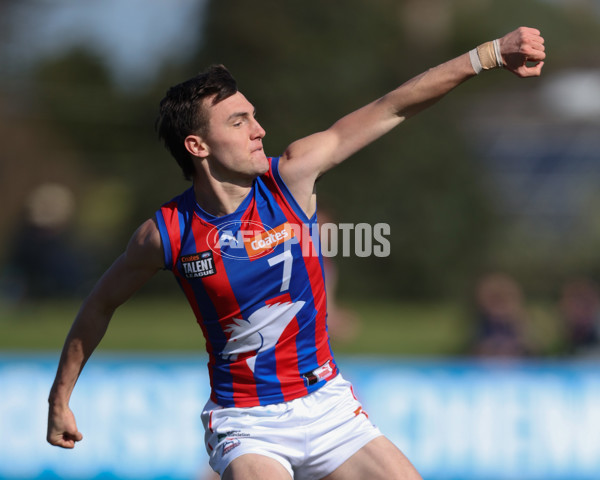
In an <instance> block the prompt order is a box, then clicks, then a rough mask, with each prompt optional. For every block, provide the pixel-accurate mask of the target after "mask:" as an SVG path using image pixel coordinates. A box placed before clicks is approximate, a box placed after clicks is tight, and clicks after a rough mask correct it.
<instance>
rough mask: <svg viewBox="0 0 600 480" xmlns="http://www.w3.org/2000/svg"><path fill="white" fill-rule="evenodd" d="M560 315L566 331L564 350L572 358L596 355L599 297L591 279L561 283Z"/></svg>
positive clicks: (599, 349) (599, 331) (599, 338)
mask: <svg viewBox="0 0 600 480" xmlns="http://www.w3.org/2000/svg"><path fill="white" fill-rule="evenodd" d="M559 306H560V312H561V316H562V319H563V322H564V327H565V331H566V342H567V351H568V352H569V353H570V354H573V355H600V295H599V293H598V286H597V285H596V284H595V283H594V282H592V281H591V280H588V279H585V278H580V279H573V280H570V281H568V282H567V283H565V285H564V286H563V289H562V293H561V298H560V303H559Z"/></svg>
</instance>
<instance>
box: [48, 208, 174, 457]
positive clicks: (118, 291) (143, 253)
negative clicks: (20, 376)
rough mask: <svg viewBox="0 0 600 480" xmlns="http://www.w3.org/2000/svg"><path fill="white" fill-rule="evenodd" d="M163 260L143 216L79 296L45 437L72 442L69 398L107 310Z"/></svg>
mask: <svg viewBox="0 0 600 480" xmlns="http://www.w3.org/2000/svg"><path fill="white" fill-rule="evenodd" d="M163 265H164V259H163V252H162V246H161V240H160V234H159V231H158V227H157V226H156V223H155V222H154V220H151V219H150V220H147V221H146V222H144V223H143V224H142V225H141V226H140V227H139V228H138V229H137V230H136V232H135V233H134V234H133V236H132V237H131V240H130V241H129V244H128V245H127V249H126V251H125V252H124V253H123V254H122V255H121V256H120V257H119V258H117V260H116V261H115V262H114V263H113V264H112V266H111V267H110V268H109V269H108V270H107V271H106V272H105V273H104V275H102V277H101V278H100V280H99V281H98V283H96V285H95V287H94V288H93V290H92V292H91V293H90V295H89V296H88V297H87V298H86V299H85V301H84V302H83V304H82V306H81V309H80V310H79V313H78V314H77V316H76V317H75V320H74V322H73V325H72V326H71V329H70V331H69V333H68V335H67V338H66V340H65V344H64V347H63V350H62V353H61V356H60V361H59V365H58V369H57V372H56V378H55V379H54V384H53V385H52V388H51V390H50V396H49V398H48V402H49V411H48V433H47V438H46V439H47V440H48V442H49V443H51V444H52V445H56V446H58V447H63V448H73V447H74V446H75V442H78V441H79V440H81V439H82V438H83V437H82V435H81V433H80V432H79V431H78V430H77V426H76V423H75V418H74V416H73V413H72V412H71V409H70V407H69V399H70V398H71V393H72V392H73V388H74V387H75V383H76V382H77V379H78V378H79V374H80V373H81V370H82V369H83V367H84V365H85V364H86V362H87V361H88V359H89V358H90V356H91V355H92V352H93V351H94V350H95V349H96V347H97V346H98V344H99V343H100V341H101V340H102V338H103V337H104V334H105V332H106V329H107V328H108V324H109V323H110V320H111V318H112V315H113V313H114V312H115V310H116V309H117V307H119V306H120V305H121V304H123V303H124V302H125V301H126V300H128V299H129V298H130V297H131V296H132V295H133V294H134V293H135V292H136V291H137V290H139V288H140V287H142V285H144V284H145V283H146V282H147V281H148V280H149V279H150V278H151V277H152V276H153V275H154V274H155V273H156V272H157V271H158V270H159V269H161V268H162V267H163Z"/></svg>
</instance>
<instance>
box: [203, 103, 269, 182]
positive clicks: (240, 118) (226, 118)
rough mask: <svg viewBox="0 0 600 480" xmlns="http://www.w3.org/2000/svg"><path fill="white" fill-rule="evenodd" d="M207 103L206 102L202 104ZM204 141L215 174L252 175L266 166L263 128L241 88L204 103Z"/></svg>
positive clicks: (225, 175)
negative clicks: (206, 116)
mask: <svg viewBox="0 0 600 480" xmlns="http://www.w3.org/2000/svg"><path fill="white" fill-rule="evenodd" d="M205 105H206V104H205ZM207 111H208V119H209V120H208V129H207V133H206V135H205V141H206V144H207V145H208V148H209V157H208V158H209V161H210V162H212V164H211V168H212V169H213V172H214V173H215V174H219V175H220V176H221V177H222V178H223V179H227V178H228V177H231V176H232V175H233V176H242V177H244V178H247V179H254V178H256V176H258V175H262V174H263V173H265V172H266V171H267V170H268V169H269V162H268V160H267V157H266V155H265V152H264V150H263V144H262V139H263V137H264V136H265V131H264V130H263V128H262V127H261V126H260V124H259V123H258V122H257V121H256V118H255V117H254V115H255V110H254V106H253V105H252V104H251V103H250V102H249V101H248V100H247V99H246V97H244V95H242V94H241V93H240V92H237V93H235V94H234V95H232V96H230V97H228V98H226V99H225V100H222V101H221V102H219V103H217V104H216V105H210V102H209V103H208V104H207Z"/></svg>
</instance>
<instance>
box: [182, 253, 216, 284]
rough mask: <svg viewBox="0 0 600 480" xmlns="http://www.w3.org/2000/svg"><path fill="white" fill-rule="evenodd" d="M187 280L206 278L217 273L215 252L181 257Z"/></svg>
mask: <svg viewBox="0 0 600 480" xmlns="http://www.w3.org/2000/svg"><path fill="white" fill-rule="evenodd" d="M181 265H182V267H183V273H184V275H185V278H204V277H209V276H210V275H214V274H215V273H217V269H216V267H215V261H214V258H213V252H211V251H210V250H207V251H206V252H199V253H193V254H191V255H184V256H183V257H181Z"/></svg>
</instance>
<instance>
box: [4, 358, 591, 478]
mask: <svg viewBox="0 0 600 480" xmlns="http://www.w3.org/2000/svg"><path fill="white" fill-rule="evenodd" d="M57 360H58V357H57V355H51V356H35V355H30V356H29V355H8V354H6V355H0V435H1V436H2V438H3V441H2V442H0V479H14V478H19V479H51V478H52V479H55V478H62V479H78V480H82V479H87V478H95V479H102V478H107V479H108V478H110V479H159V478H160V479H196V480H201V479H203V478H205V475H206V474H207V472H208V470H207V466H206V464H207V455H206V452H205V449H204V442H203V428H202V424H201V421H200V412H201V410H202V407H203V406H204V403H205V401H206V399H207V398H208V394H209V389H208V376H207V373H206V357H204V356H185V357H178V356H174V355H170V356H164V355H155V354H148V355H135V356H129V355H123V356H105V355H100V354H98V355H95V356H94V357H93V358H92V359H91V360H90V362H89V363H88V365H87V366H86V368H85V369H84V371H83V373H82V375H81V378H80V380H79V382H78V384H77V386H76V388H75V392H74V394H73V397H72V400H71V407H72V409H73V411H74V412H75V415H76V418H77V422H78V427H79V429H80V431H81V432H82V433H83V435H84V440H83V441H82V442H80V443H79V444H77V446H76V448H75V449H74V450H62V449H59V448H56V447H51V446H50V445H48V444H47V443H46V441H45V431H46V415H47V396H48V391H49V388H50V385H51V383H52V380H53V378H54V373H55V369H56V365H57ZM338 363H339V365H340V367H341V370H342V373H343V375H344V376H345V377H346V378H348V379H349V380H351V381H352V382H353V384H354V387H355V391H356V393H357V396H358V397H359V399H360V400H361V401H362V403H363V406H364V407H365V409H366V410H367V411H368V413H369V415H370V418H371V419H372V420H373V421H374V423H376V424H377V425H378V426H379V427H380V429H381V430H382V431H383V432H384V433H385V434H386V435H387V436H388V437H389V438H390V439H391V440H392V441H393V442H394V443H395V444H396V445H398V446H399V447H400V448H401V449H402V450H403V451H404V452H405V453H406V455H407V456H408V457H409V458H410V460H411V461H412V462H413V463H414V464H415V465H416V466H417V468H418V469H419V471H420V472H421V473H422V475H423V477H424V478H427V479H437V480H446V479H447V480H455V479H456V480H458V479H461V480H469V479H473V480H538V479H545V480H551V479H556V480H559V479H560V480H562V479H564V480H598V478H600V363H576V362H568V363H567V362H526V363H523V362H519V363H503V364H499V363H485V362H475V361H469V360H464V361H457V360H446V359H435V360H433V359H432V360H414V361H413V360H409V359H402V360H399V359H390V358H355V357H353V358H344V357H342V358H339V359H338Z"/></svg>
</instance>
